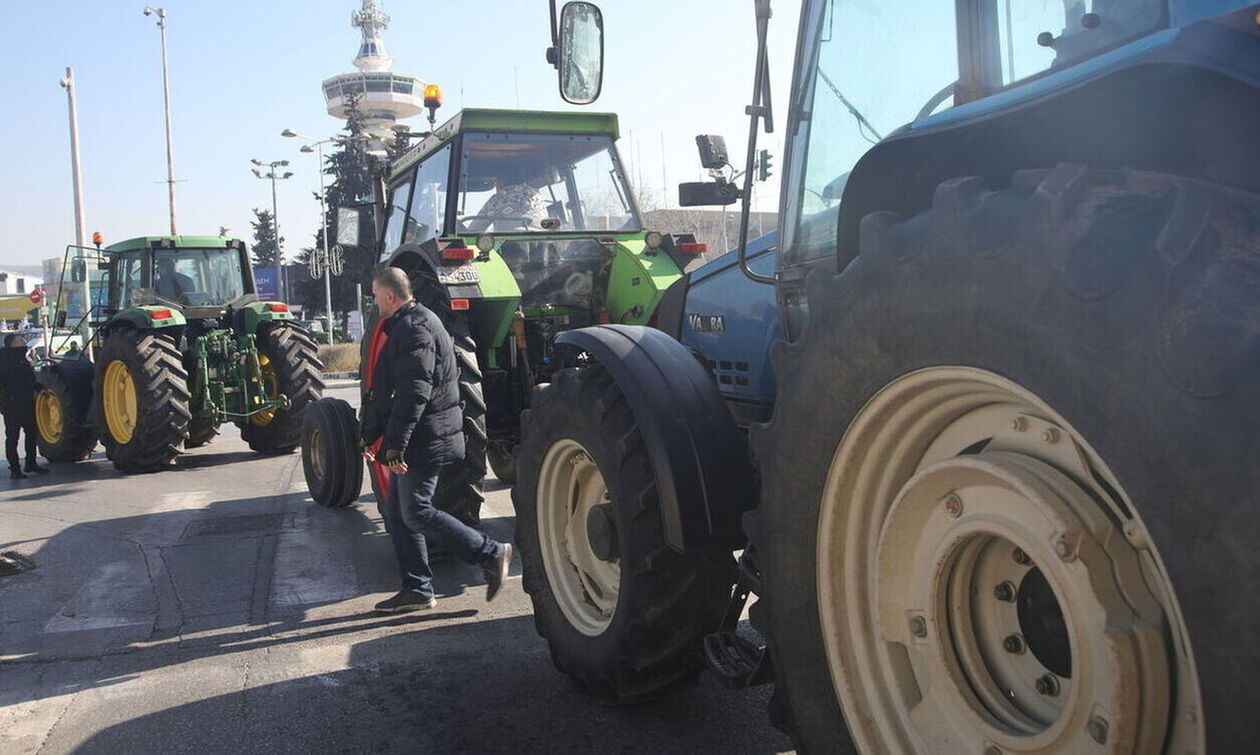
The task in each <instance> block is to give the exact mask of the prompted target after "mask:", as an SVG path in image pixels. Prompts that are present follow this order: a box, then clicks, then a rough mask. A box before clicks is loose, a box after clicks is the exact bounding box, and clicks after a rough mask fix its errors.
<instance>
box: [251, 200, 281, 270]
mask: <svg viewBox="0 0 1260 755" xmlns="http://www.w3.org/2000/svg"><path fill="white" fill-rule="evenodd" d="M254 218H255V220H252V221H250V225H251V226H253V228H254V243H253V244H252V245H251V249H250V258H251V260H252V262H253V265H254V267H256V268H266V267H275V266H276V248H277V245H276V224H275V219H274V218H272V217H271V211H270V210H260V209H258V208H257V207H255V208H254ZM280 243H281V244H283V243H284V237H283V236H282V237H280Z"/></svg>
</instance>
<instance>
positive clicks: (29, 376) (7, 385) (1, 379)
mask: <svg viewBox="0 0 1260 755" xmlns="http://www.w3.org/2000/svg"><path fill="white" fill-rule="evenodd" d="M0 413H3V414H4V416H6V417H14V418H18V419H31V418H33V417H34V416H35V368H34V367H32V366H31V363H30V361H28V360H27V358H26V347H25V346H6V347H4V348H0Z"/></svg>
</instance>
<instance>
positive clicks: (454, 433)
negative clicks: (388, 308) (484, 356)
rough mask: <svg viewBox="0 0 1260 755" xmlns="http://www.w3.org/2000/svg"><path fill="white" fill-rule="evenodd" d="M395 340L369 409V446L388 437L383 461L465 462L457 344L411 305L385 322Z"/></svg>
mask: <svg viewBox="0 0 1260 755" xmlns="http://www.w3.org/2000/svg"><path fill="white" fill-rule="evenodd" d="M383 327H384V329H385V332H386V333H387V334H388V335H389V340H388V341H386V342H385V347H384V348H383V349H382V350H381V355H380V357H379V359H378V360H377V362H376V370H375V373H374V374H373V376H372V392H371V394H370V395H369V396H368V400H366V401H365V402H364V405H363V422H362V436H363V441H364V443H365V444H371V443H373V442H374V441H375V440H376V439H377V438H379V437H381V436H384V440H383V441H382V442H381V450H380V453H379V454H378V457H377V458H380V459H386V460H387V459H389V458H390V457H391V451H396V452H398V453H401V455H402V458H403V459H404V460H405V461H406V462H407V464H408V465H409V466H412V467H418V466H427V465H433V464H450V463H451V462H454V461H458V460H460V459H462V458H464V410H463V407H462V406H461V405H460V401H459V366H458V365H457V364H456V363H455V346H454V344H453V343H452V342H451V336H450V334H448V333H447V332H446V328H444V327H442V321H441V320H439V319H438V317H437V315H435V314H433V313H432V312H431V311H429V310H428V309H426V308H425V307H423V306H421V305H420V304H418V303H417V302H414V301H412V302H408V303H407V304H405V305H403V307H402V308H401V309H399V310H398V311H397V312H395V313H394V314H393V315H392V316H391V317H390V318H389V319H388V320H386V321H385V324H384V326H383Z"/></svg>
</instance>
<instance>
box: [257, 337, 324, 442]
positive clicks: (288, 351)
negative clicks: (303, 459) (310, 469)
mask: <svg viewBox="0 0 1260 755" xmlns="http://www.w3.org/2000/svg"><path fill="white" fill-rule="evenodd" d="M258 363H259V366H260V367H261V368H262V376H263V383H264V384H265V385H266V388H267V396H268V398H276V397H277V396H281V395H283V396H285V397H287V398H288V399H289V406H288V407H287V408H284V409H268V410H266V411H262V412H257V413H255V414H252V415H250V416H249V418H248V419H246V420H245V421H243V422H242V423H241V439H242V440H244V441H245V442H246V443H248V444H249V447H250V448H251V449H253V450H255V451H257V452H259V453H263V454H287V453H292V451H293V449H295V448H297V447H298V444H300V443H301V442H302V412H303V411H305V410H306V407H307V406H309V405H311V404H312V403H314V402H316V401H319V400H320V398H322V397H323V395H324V366H323V364H321V363H320V361H319V354H318V350H317V349H316V347H315V342H314V341H312V340H311V337H310V336H309V335H307V334H306V331H304V330H302V329H301V328H298V327H295V326H292V325H287V324H280V325H272V326H271V327H268V328H265V329H263V330H261V331H260V332H259V333H258Z"/></svg>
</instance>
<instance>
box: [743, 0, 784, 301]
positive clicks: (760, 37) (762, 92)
mask: <svg viewBox="0 0 1260 755" xmlns="http://www.w3.org/2000/svg"><path fill="white" fill-rule="evenodd" d="M753 3H754V5H755V7H756V11H757V72H756V75H755V76H754V77H753V97H752V99H753V104H752V105H749V106H748V107H747V108H745V112H747V113H748V152H747V155H746V156H745V160H744V190H743V199H742V201H741V202H740V208H739V269H740V270H741V271H743V273H744V275H746V276H747V277H748V278H749V280H752V281H755V282H757V283H769V284H774V283H775V282H776V280H777V276H774V275H762V274H761V273H757V272H754V271H753V270H752V268H750V267H748V215H749V212H750V210H751V209H752V182H753V173H754V165H755V163H756V159H757V119H758V118H764V119H765V121H766V133H767V134H772V133H774V113H773V111H772V110H771V107H770V76H769V72H770V62H769V60H768V57H767V54H766V30H767V28H768V26H769V22H770V0H753Z"/></svg>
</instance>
